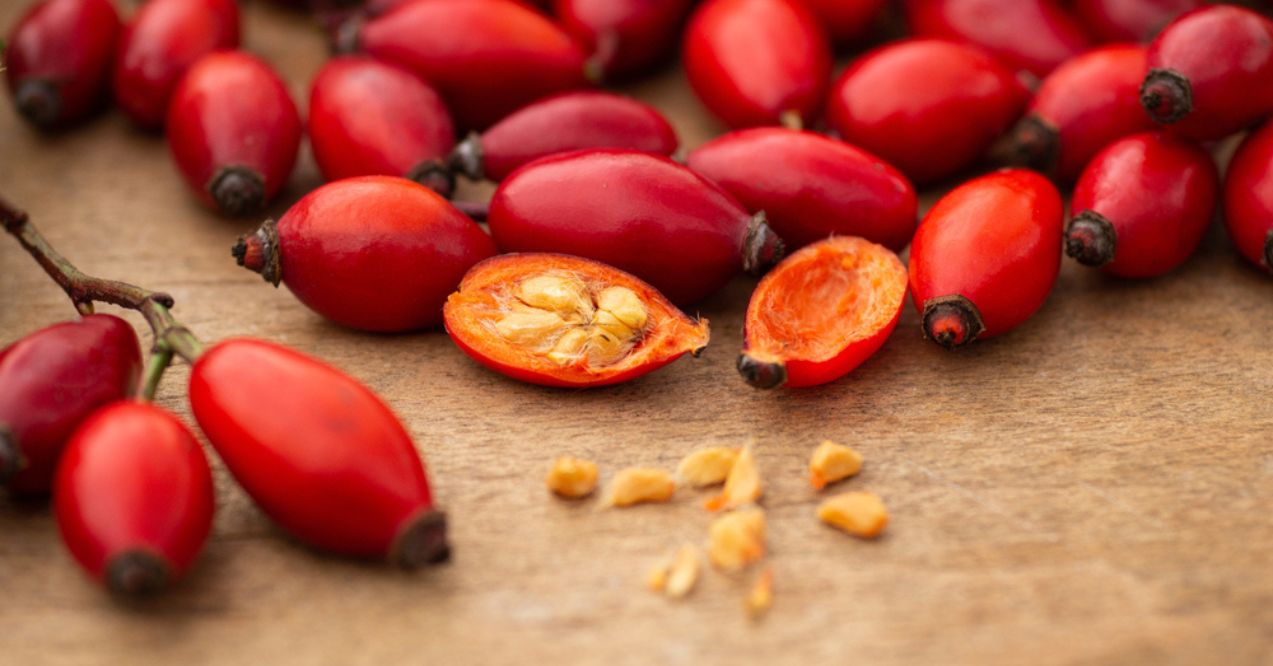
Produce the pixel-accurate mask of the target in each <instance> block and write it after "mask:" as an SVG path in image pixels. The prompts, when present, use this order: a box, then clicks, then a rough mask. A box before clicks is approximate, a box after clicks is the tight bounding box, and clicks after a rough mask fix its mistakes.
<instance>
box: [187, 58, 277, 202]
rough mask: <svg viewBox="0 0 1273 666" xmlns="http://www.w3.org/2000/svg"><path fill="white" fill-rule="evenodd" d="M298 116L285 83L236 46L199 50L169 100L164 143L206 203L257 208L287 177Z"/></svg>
mask: <svg viewBox="0 0 1273 666" xmlns="http://www.w3.org/2000/svg"><path fill="white" fill-rule="evenodd" d="M300 143H301V119H300V114H299V113H298V112H297V110H296V104H295V103H293V102H292V98H291V96H290V95H289V94H288V92H287V86H286V85H284V84H283V81H282V80H281V79H280V78H279V76H278V74H275V73H274V70H272V69H271V68H270V66H269V65H267V64H265V62H263V61H261V60H259V59H258V58H256V57H255V56H252V55H249V54H247V53H243V52H240V51H224V52H221V53H213V54H211V55H207V56H204V58H203V59H202V60H200V61H199V62H197V63H195V65H194V66H193V67H191V68H190V71H188V72H187V73H186V75H185V77H183V78H182V79H181V83H180V84H179V85H178V86H177V90H176V91H175V92H174V93H173V96H172V104H171V105H170V106H169V107H168V147H169V148H170V149H171V150H172V156H173V159H174V160H175V161H176V163H177V167H178V168H179V169H180V170H181V173H182V175H183V176H185V179H186V182H187V183H188V184H189V185H190V188H191V189H193V190H194V192H195V194H196V195H197V196H198V197H199V199H200V200H201V201H203V202H204V203H205V204H207V205H209V206H212V207H214V208H216V209H218V210H220V211H221V212H223V213H226V214H229V215H244V214H247V213H252V212H255V211H258V210H260V209H261V208H263V207H264V206H265V204H266V203H268V202H269V201H270V199H272V198H274V195H275V194H277V193H278V191H279V188H281V187H283V184H284V183H286V182H287V178H288V176H289V175H290V174H291V173H292V167H293V166H294V165H295V164H296V154H297V151H298V150H299V149H300Z"/></svg>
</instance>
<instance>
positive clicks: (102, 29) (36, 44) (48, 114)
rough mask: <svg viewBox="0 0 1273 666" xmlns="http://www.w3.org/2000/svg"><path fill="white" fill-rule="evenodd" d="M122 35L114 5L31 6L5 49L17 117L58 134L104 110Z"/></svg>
mask: <svg viewBox="0 0 1273 666" xmlns="http://www.w3.org/2000/svg"><path fill="white" fill-rule="evenodd" d="M119 31H120V26H119V15H118V14H116V13H115V7H114V5H112V4H111V3H110V0H44V1H43V2H38V3H36V4H34V5H32V6H31V9H29V10H27V13H26V14H25V15H24V16H23V17H22V19H21V20H19V21H18V24H17V25H16V26H14V28H13V32H12V33H10V34H9V39H8V42H7V43H6V44H5V46H4V69H5V77H6V80H7V81H8V83H9V92H11V93H12V94H13V102H14V105H15V106H17V109H18V113H20V114H21V115H22V117H23V118H25V119H26V120H27V121H28V122H30V123H31V124H32V125H35V126H36V127H39V128H41V129H55V128H59V127H64V126H66V125H70V124H72V123H74V122H76V121H78V120H82V119H83V118H85V117H86V116H88V115H89V114H90V113H92V112H94V111H96V110H98V109H99V108H101V106H102V105H101V102H102V101H103V99H104V98H105V95H104V93H105V92H106V87H107V77H108V76H109V74H110V64H111V58H113V57H114V55H115V44H116V42H118V40H119Z"/></svg>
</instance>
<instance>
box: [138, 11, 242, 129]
mask: <svg viewBox="0 0 1273 666" xmlns="http://www.w3.org/2000/svg"><path fill="white" fill-rule="evenodd" d="M238 45H239V8H238V5H236V4H235V2H234V0H149V1H148V2H146V4H144V5H142V6H141V8H140V9H138V10H137V15H136V16H134V17H133V19H132V21H130V22H129V24H128V26H127V27H126V28H125V29H124V36H123V39H122V40H121V41H120V44H119V56H118V57H117V58H116V60H115V81H114V85H115V101H116V103H118V104H119V107H120V108H121V109H123V111H124V113H126V114H127V115H128V117H130V118H132V119H133V121H134V122H136V123H137V124H138V125H141V126H142V127H147V128H158V127H160V126H161V125H163V123H164V119H165V118H166V117H167V113H168V102H169V100H171V99H172V92H173V90H175V89H176V87H177V82H178V81H180V80H181V75H182V74H184V73H185V72H186V70H187V69H189V68H190V66H191V65H193V64H194V63H195V62H196V61H198V60H199V59H200V58H202V57H203V56H205V55H207V54H209V53H212V52H213V51H219V50H221V49H233V48H236V47H238Z"/></svg>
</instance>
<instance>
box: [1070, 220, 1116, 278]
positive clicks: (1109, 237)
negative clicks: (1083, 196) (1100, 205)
mask: <svg viewBox="0 0 1273 666" xmlns="http://www.w3.org/2000/svg"><path fill="white" fill-rule="evenodd" d="M1117 245H1118V234H1117V232H1115V231H1114V225H1113V224H1112V223H1111V222H1110V221H1109V220H1108V219H1106V218H1105V216H1103V215H1101V214H1100V213H1097V212H1096V211H1091V210H1085V211H1083V212H1081V213H1079V214H1078V215H1076V216H1075V217H1074V219H1072V220H1070V223H1069V225H1067V226H1066V228H1065V253H1066V254H1067V255H1069V256H1070V257H1072V258H1073V259H1074V260H1075V261H1077V262H1079V263H1080V264H1083V265H1084V266H1091V267H1094V268H1095V267H1099V266H1104V265H1105V264H1108V263H1109V262H1111V261H1113V260H1114V251H1115V249H1116V247H1117Z"/></svg>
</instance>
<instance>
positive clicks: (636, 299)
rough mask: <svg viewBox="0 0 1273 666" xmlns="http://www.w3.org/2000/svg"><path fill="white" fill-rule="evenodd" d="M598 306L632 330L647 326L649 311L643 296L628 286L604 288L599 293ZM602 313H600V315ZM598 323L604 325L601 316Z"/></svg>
mask: <svg viewBox="0 0 1273 666" xmlns="http://www.w3.org/2000/svg"><path fill="white" fill-rule="evenodd" d="M597 307H598V308H599V309H601V311H602V312H605V313H609V314H610V315H613V316H614V318H615V319H616V320H617V321H618V322H619V323H621V324H623V325H624V326H626V327H627V328H628V329H629V330H630V331H640V330H641V329H643V328H645V323H646V321H647V320H648V318H649V313H648V312H647V311H646V309H645V304H644V303H642V302H641V297H640V296H637V295H636V292H635V291H632V290H631V289H628V288H627V287H607V288H605V289H603V290H602V291H601V293H600V294H597ZM600 314H601V313H598V315H600ZM597 324H598V325H602V322H601V318H600V316H598V318H597ZM629 335H631V333H629Z"/></svg>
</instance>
